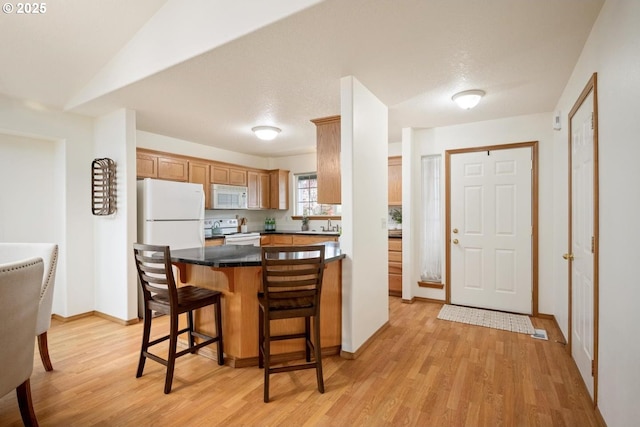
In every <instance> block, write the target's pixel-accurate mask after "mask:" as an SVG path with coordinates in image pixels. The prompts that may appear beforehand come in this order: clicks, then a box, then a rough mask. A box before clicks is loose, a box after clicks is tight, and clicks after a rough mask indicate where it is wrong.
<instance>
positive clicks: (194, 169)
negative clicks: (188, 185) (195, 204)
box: [189, 161, 211, 209]
mask: <svg viewBox="0 0 640 427" xmlns="http://www.w3.org/2000/svg"><path fill="white" fill-rule="evenodd" d="M209 181H210V179H209V163H201V162H192V161H189V182H193V183H195V184H202V189H203V190H204V206H205V209H211V183H210V182H209Z"/></svg>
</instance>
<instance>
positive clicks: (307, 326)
mask: <svg viewBox="0 0 640 427" xmlns="http://www.w3.org/2000/svg"><path fill="white" fill-rule="evenodd" d="M304 356H305V359H306V361H307V362H311V319H310V318H309V317H305V318H304Z"/></svg>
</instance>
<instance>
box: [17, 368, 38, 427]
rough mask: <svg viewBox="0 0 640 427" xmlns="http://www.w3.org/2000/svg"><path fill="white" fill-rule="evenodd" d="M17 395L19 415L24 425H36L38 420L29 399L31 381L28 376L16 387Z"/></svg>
mask: <svg viewBox="0 0 640 427" xmlns="http://www.w3.org/2000/svg"><path fill="white" fill-rule="evenodd" d="M16 394H17V396H18V406H19V407H20V415H21V416H22V422H23V423H24V425H25V427H37V426H38V420H37V419H36V413H35V412H34V410H33V401H32V399H31V381H30V380H29V378H27V379H26V381H25V382H23V383H22V384H20V385H19V386H18V387H17V388H16Z"/></svg>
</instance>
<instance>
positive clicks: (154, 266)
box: [133, 243, 224, 394]
mask: <svg viewBox="0 0 640 427" xmlns="http://www.w3.org/2000/svg"><path fill="white" fill-rule="evenodd" d="M133 252H134V256H135V260H136V268H137V270H138V277H139V278H140V285H141V287H142V293H143V295H144V330H143V333H142V348H141V349H140V361H139V362H138V372H137V373H136V378H139V377H141V376H142V371H143V370H144V362H145V360H146V359H147V358H149V359H151V360H155V361H156V362H158V363H161V364H162V365H164V366H166V367H167V375H166V379H165V383H164V392H165V394H168V393H169V392H170V391H171V383H172V381H173V369H174V366H175V362H176V358H178V357H180V356H184V355H185V354H187V353H195V352H196V350H198V349H199V348H201V347H204V346H206V345H209V344H213V343H218V365H224V355H223V347H222V314H221V304H220V296H221V295H222V294H221V292H218V291H212V290H208V289H202V288H198V287H195V286H182V287H179V288H178V287H176V283H175V280H174V277H173V270H172V269H171V254H170V251H169V246H155V245H143V244H138V243H134V244H133ZM209 305H213V306H214V308H215V316H216V336H215V337H211V336H209V335H205V334H202V333H200V332H197V331H195V330H194V328H193V310H196V309H198V308H202V307H206V306H209ZM152 311H156V312H158V313H162V314H166V315H168V316H170V332H169V335H166V336H163V337H160V338H158V339H155V340H153V341H149V336H150V333H151V319H152V317H153V316H152V313H151V312H152ZM182 313H186V314H187V327H186V328H183V329H180V330H179V329H178V316H179V315H180V314H182ZM183 333H188V334H189V347H188V348H187V349H185V350H182V351H176V346H177V344H178V335H180V334H183ZM194 337H198V338H201V339H202V340H204V341H202V342H201V343H199V344H197V345H196V344H195V341H194ZM166 340H169V354H168V356H167V358H166V359H163V358H161V357H159V356H157V355H155V354H152V353H150V352H149V347H151V346H154V345H156V344H158V343H161V342H163V341H166Z"/></svg>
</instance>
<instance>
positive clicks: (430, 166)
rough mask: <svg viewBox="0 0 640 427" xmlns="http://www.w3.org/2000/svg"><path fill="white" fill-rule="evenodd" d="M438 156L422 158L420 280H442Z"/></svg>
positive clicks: (438, 281)
mask: <svg viewBox="0 0 640 427" xmlns="http://www.w3.org/2000/svg"><path fill="white" fill-rule="evenodd" d="M440 160H441V157H440V156H425V157H423V158H422V225H423V226H422V245H421V246H422V266H421V270H420V280H422V281H423V282H435V283H441V282H442V218H441V216H442V210H441V207H442V204H441V196H440V163H441V162H440Z"/></svg>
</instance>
